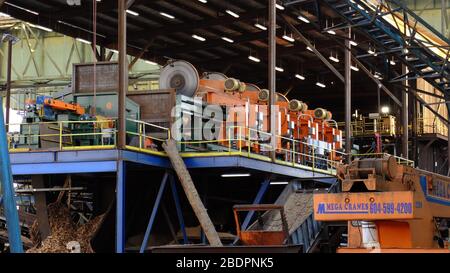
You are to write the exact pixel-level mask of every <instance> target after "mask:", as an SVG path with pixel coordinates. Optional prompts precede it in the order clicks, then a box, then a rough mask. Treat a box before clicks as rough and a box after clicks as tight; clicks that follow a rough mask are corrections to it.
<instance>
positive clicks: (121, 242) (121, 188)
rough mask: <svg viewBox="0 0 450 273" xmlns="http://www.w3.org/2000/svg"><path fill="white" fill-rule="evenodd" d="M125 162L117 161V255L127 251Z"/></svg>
mask: <svg viewBox="0 0 450 273" xmlns="http://www.w3.org/2000/svg"><path fill="white" fill-rule="evenodd" d="M125 172H126V170H125V162H124V161H123V160H119V161H117V173H116V200H117V202H116V253H123V252H124V251H125V180H126V179H125V178H126V176H125Z"/></svg>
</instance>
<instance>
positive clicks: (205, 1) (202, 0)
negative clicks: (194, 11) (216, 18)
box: [198, 0, 208, 4]
mask: <svg viewBox="0 0 450 273" xmlns="http://www.w3.org/2000/svg"><path fill="white" fill-rule="evenodd" d="M198 1H199V2H202V3H204V4H206V3H208V1H207V0H198Z"/></svg>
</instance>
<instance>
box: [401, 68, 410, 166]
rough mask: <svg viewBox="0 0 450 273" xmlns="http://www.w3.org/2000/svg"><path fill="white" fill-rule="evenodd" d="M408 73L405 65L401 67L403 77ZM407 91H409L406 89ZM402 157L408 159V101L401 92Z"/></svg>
mask: <svg viewBox="0 0 450 273" xmlns="http://www.w3.org/2000/svg"><path fill="white" fill-rule="evenodd" d="M407 73H408V68H407V67H406V65H403V66H402V74H403V75H405V74H407ZM404 85H405V86H409V82H408V77H406V79H405V82H404ZM407 91H409V90H408V89H407ZM402 105H403V106H402V128H403V135H402V157H404V158H406V159H408V115H409V107H408V106H409V101H408V92H402Z"/></svg>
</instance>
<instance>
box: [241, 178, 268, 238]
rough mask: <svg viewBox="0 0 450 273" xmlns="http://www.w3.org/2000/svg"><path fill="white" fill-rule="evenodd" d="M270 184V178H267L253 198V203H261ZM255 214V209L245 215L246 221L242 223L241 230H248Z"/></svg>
mask: <svg viewBox="0 0 450 273" xmlns="http://www.w3.org/2000/svg"><path fill="white" fill-rule="evenodd" d="M269 185H270V179H269V178H266V179H265V180H264V181H263V182H262V183H261V187H260V188H259V191H258V193H257V194H256V197H255V200H253V204H254V205H256V204H260V203H261V201H262V199H263V197H264V194H265V193H266V192H267V189H268V188H269ZM254 214H255V212H254V211H249V212H248V213H247V216H245V219H244V222H243V223H242V225H241V230H246V229H247V227H248V225H249V224H250V221H251V220H252V218H253V215H254Z"/></svg>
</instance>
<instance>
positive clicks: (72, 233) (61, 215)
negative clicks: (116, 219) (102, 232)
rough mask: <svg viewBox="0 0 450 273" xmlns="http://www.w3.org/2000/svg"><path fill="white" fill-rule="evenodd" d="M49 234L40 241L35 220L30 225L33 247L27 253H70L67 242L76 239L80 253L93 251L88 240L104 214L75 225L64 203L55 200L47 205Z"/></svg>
mask: <svg viewBox="0 0 450 273" xmlns="http://www.w3.org/2000/svg"><path fill="white" fill-rule="evenodd" d="M48 217H49V224H50V235H49V236H48V237H47V238H46V239H45V240H44V241H42V242H41V240H40V234H39V232H38V230H39V228H38V224H37V221H35V223H34V224H33V226H32V231H31V234H32V236H31V237H32V238H31V239H32V240H33V243H34V245H35V246H34V247H33V248H30V249H29V250H27V253H70V252H71V250H70V249H67V243H68V242H71V241H77V242H79V243H80V246H81V253H93V252H94V251H93V249H92V247H91V244H90V241H91V239H92V237H93V236H94V235H95V233H96V231H97V230H98V228H99V227H100V225H101V223H102V220H103V217H104V214H102V215H99V216H97V217H95V218H93V219H92V220H90V221H89V222H88V223H86V224H84V225H82V226H79V227H77V226H75V224H74V223H73V222H72V219H71V217H70V211H69V208H68V207H67V205H66V204H64V203H62V202H55V203H52V204H49V205H48Z"/></svg>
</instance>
